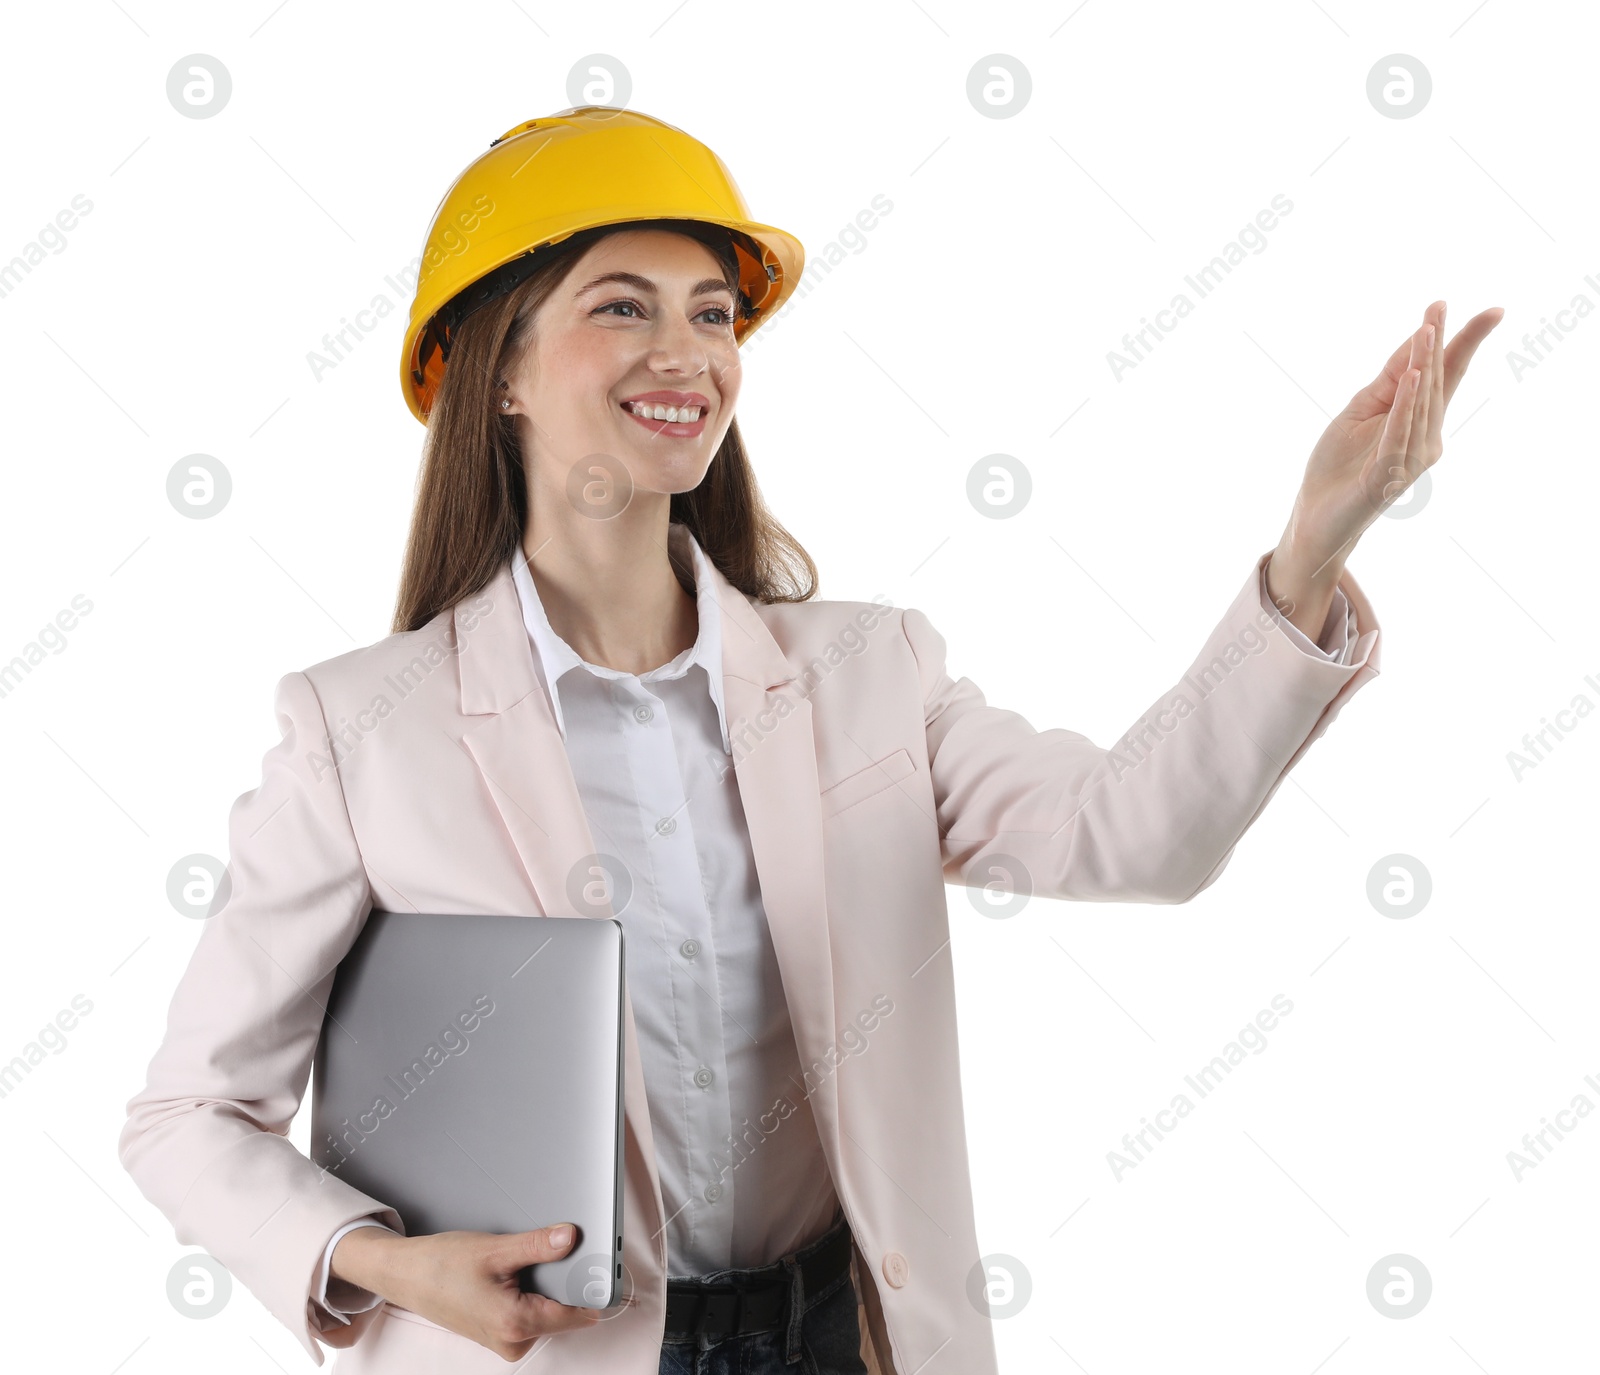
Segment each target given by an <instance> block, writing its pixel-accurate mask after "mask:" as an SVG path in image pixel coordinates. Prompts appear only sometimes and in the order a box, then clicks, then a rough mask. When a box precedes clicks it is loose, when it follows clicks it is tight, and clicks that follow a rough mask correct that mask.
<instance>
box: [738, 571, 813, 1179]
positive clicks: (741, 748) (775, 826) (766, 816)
mask: <svg viewBox="0 0 1600 1375" xmlns="http://www.w3.org/2000/svg"><path fill="white" fill-rule="evenodd" d="M712 576H713V578H714V579H715V581H716V589H717V602H718V604H719V605H720V606H721V608H722V690H723V706H724V709H725V711H726V713H727V717H728V739H729V743H730V745H731V747H732V750H733V764H734V774H735V777H736V778H737V779H738V783H739V797H740V800H741V801H742V803H743V805H744V815H745V822H746V824H747V825H748V827H749V831H750V848H751V850H752V852H753V853H754V855H755V861H756V874H757V876H758V878H759V879H760V881H761V903H762V906H763V907H764V908H765V909H766V913H767V926H768V929H769V930H770V931H771V933H772V945H773V950H774V952H775V953H776V955H777V958H778V968H779V970H780V972H781V973H782V975H783V989H784V995H785V997H786V999H787V1000H788V1004H789V1017H790V1021H791V1023H792V1024H793V1027H794V1039H795V1049H796V1050H797V1051H798V1053H799V1057H800V1068H801V1072H802V1073H803V1074H804V1075H805V1077H806V1084H805V1085H804V1088H805V1089H806V1091H807V1092H809V1093H810V1095H811V1108H812V1113H813V1115H814V1116H815V1118H816V1121H817V1130H818V1132H819V1133H820V1135H821V1139H822V1147H823V1151H824V1152H825V1154H826V1155H827V1157H828V1162H829V1165H830V1167H831V1168H832V1170H833V1177H834V1179H835V1180H836V1181H837V1180H839V1179H840V1150H839V1112H838V1103H839V1099H838V1092H837V1086H836V1076H835V1075H834V1074H833V1073H832V1072H831V1071H830V1068H829V1065H828V1059H827V1056H828V1050H829V1047H830V1046H831V1045H832V1044H833V1042H834V1040H835V1039H836V1037H837V1033H836V1032H835V1030H834V1027H835V1024H836V1023H835V1018H834V994H833V951H832V946H831V943H830V942H829V939H828V904H827V891H826V888H825V887H824V884H823V869H822V799H821V785H820V784H819V782H818V779H817V752H816V743H815V737H814V736H813V734H812V723H811V702H810V699H809V698H808V697H807V696H806V694H805V693H804V692H803V691H802V690H801V688H800V685H799V684H800V678H801V668H800V666H799V665H798V664H795V663H793V662H791V661H790V660H789V659H788V658H787V657H786V656H785V655H784V652H783V650H782V649H781V648H780V647H779V645H778V642H777V641H776V640H775V639H773V637H772V632H771V631H770V630H769V629H768V628H767V624H766V622H765V621H763V620H762V619H761V617H760V615H758V614H757V612H756V610H755V608H754V607H753V606H752V605H751V603H750V601H749V599H748V598H747V597H746V596H745V595H744V594H743V593H742V592H740V591H739V589H738V588H736V587H734V586H733V585H732V584H731V583H730V582H729V581H728V580H727V579H726V578H725V577H724V576H723V575H722V573H721V572H720V571H719V570H717V569H716V568H714V567H713V568H712Z"/></svg>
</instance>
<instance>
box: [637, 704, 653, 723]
mask: <svg viewBox="0 0 1600 1375" xmlns="http://www.w3.org/2000/svg"><path fill="white" fill-rule="evenodd" d="M654 716H655V712H654V711H653V710H651V708H649V707H643V706H640V707H635V708H634V709H633V719H634V720H635V721H637V722H638V723H639V724H640V725H641V726H642V725H643V724H644V723H645V722H646V721H649V720H650V719H652V718H653V717H654Z"/></svg>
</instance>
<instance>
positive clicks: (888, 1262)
mask: <svg viewBox="0 0 1600 1375" xmlns="http://www.w3.org/2000/svg"><path fill="white" fill-rule="evenodd" d="M883 1277H884V1279H886V1280H888V1281H889V1283H890V1284H891V1285H893V1286H894V1288H896V1289H904V1288H905V1287H906V1281H907V1280H908V1279H910V1278H911V1262H910V1261H908V1260H907V1259H906V1258H905V1257H904V1256H902V1255H901V1254H900V1253H899V1252H898V1251H890V1252H888V1253H887V1254H886V1255H885V1256H884V1258H883Z"/></svg>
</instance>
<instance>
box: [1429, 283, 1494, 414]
mask: <svg viewBox="0 0 1600 1375" xmlns="http://www.w3.org/2000/svg"><path fill="white" fill-rule="evenodd" d="M1505 313H1506V312H1505V308H1504V307H1502V306H1490V307H1489V309H1488V310H1481V311H1479V312H1478V313H1477V314H1476V315H1474V316H1473V317H1472V318H1471V319H1470V320H1468V321H1467V323H1466V324H1464V325H1462V327H1461V328H1460V330H1459V331H1457V333H1456V337H1455V338H1454V339H1452V340H1451V341H1450V346H1449V347H1448V348H1447V349H1445V351H1444V400H1445V404H1446V405H1447V406H1448V405H1449V404H1450V398H1451V397H1452V396H1454V395H1455V394H1456V388H1457V387H1458V386H1459V385H1460V383H1461V378H1462V377H1463V375H1464V374H1465V373H1466V371H1467V365H1468V364H1469V363H1470V362H1472V355H1473V354H1475V353H1476V352H1477V351H1478V345H1479V344H1481V343H1482V342H1483V341H1484V340H1485V339H1487V338H1488V337H1489V331H1490V330H1492V329H1493V328H1494V327H1495V326H1496V325H1498V324H1499V323H1500V321H1501V320H1502V319H1504V318H1505Z"/></svg>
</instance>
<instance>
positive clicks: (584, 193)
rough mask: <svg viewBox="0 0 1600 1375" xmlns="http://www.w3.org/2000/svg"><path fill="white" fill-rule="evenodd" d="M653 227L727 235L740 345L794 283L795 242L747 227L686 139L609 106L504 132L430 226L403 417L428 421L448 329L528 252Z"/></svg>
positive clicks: (720, 180)
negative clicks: (599, 230) (744, 308)
mask: <svg viewBox="0 0 1600 1375" xmlns="http://www.w3.org/2000/svg"><path fill="white" fill-rule="evenodd" d="M654 219H683V220H701V221H704V222H706V223H708V224H718V225H722V226H723V227H724V228H726V229H729V230H731V231H733V233H732V238H733V242H734V251H735V254H736V255H737V257H738V260H739V287H740V290H741V291H742V292H743V293H744V295H745V296H746V297H747V298H748V300H749V303H750V306H751V309H752V310H753V312H754V313H753V314H752V315H751V316H750V317H749V318H745V317H744V316H743V314H742V313H740V312H735V320H734V327H733V328H734V338H735V340H736V341H737V342H739V343H743V342H744V340H745V338H746V337H747V336H748V335H749V334H750V332H751V331H752V330H753V329H755V328H756V326H757V325H759V324H760V323H761V322H762V321H763V320H764V319H766V318H767V316H769V315H770V314H772V312H773V311H774V310H776V309H777V308H778V306H780V305H782V304H783V302H784V301H785V300H786V299H787V298H788V297H789V295H790V293H791V292H792V291H793V290H794V289H795V287H796V286H797V285H798V284H799V281H800V273H801V271H802V269H803V268H804V266H805V249H804V248H803V247H802V246H801V244H800V241H799V240H798V239H796V238H795V237H794V236H793V235H791V234H786V233H784V231H783V230H781V229H774V228H773V227H772V226H771V225H768V224H760V223H758V222H756V221H754V220H752V219H751V218H750V212H749V209H748V208H747V207H746V205H745V200H744V196H743V194H742V193H741V192H740V190H739V188H738V186H737V185H736V184H735V183H734V180H733V175H732V174H731V173H730V172H729V171H728V169H727V168H726V167H725V166H724V165H723V163H722V159H721V158H719V157H718V156H717V155H716V154H715V153H713V152H712V151H711V149H709V148H707V147H706V146H705V144H703V143H701V142H700V141H699V140H698V139H695V138H691V137H690V136H689V135H688V134H686V133H684V132H683V130H681V129H675V128H673V126H672V125H670V124H666V123H663V122H662V121H661V120H659V119H652V118H651V117H650V116H649V115H646V114H640V113H639V112H638V111H637V110H624V109H617V108H615V107H612V106H607V105H579V106H575V107H574V108H572V109H570V110H563V111H561V113H560V114H556V115H548V116H545V117H544V118H541V119H530V120H528V121H526V122H525V123H522V124H519V125H517V126H516V127H515V128H513V129H508V130H506V132H505V133H503V134H501V135H500V137H499V138H497V139H495V140H494V142H493V143H491V144H490V145H489V151H488V152H486V153H484V154H483V155H482V156H481V157H479V158H478V159H477V160H476V161H475V162H473V163H472V164H471V165H470V166H469V167H468V168H467V169H466V170H465V171H464V172H462V174H461V175H460V176H459V177H457V178H456V181H455V184H454V185H453V186H452V187H451V188H450V189H449V190H448V191H446V192H445V194H444V199H443V200H441V201H440V202H439V208H438V209H437V210H435V211H434V214H433V223H432V224H430V225H429V226H428V237H427V239H426V241H425V242H424V244H423V250H422V269H421V274H420V275H419V276H418V278H417V291H416V296H415V298H414V299H413V300H412V302H411V318H410V320H409V321H408V322H407V324H406V336H405V344H404V348H403V351H402V353H401V358H400V385H401V388H402V389H403V390H404V392H405V397H406V404H407V405H408V406H409V407H410V408H411V413H412V414H413V415H415V416H416V417H417V419H418V420H421V421H423V422H424V423H426V422H427V417H428V411H429V410H430V408H431V407H432V405H433V398H434V396H435V395H436V393H437V391H438V387H439V381H440V379H441V378H442V377H443V376H444V368H445V355H446V354H447V353H448V351H449V347H450V343H451V335H452V331H453V330H454V329H455V328H456V326H458V325H459V324H460V322H461V320H462V319H463V318H464V317H465V316H466V315H467V314H469V313H470V312H471V311H472V310H475V309H476V308H477V307H478V306H480V305H483V304H484V303H485V302H487V301H490V300H493V299H494V298H495V297H497V296H500V295H503V294H504V293H505V292H507V291H509V290H511V288H512V287H514V286H515V285H517V283H518V282H520V281H522V280H524V279H525V278H526V277H527V275H528V273H529V272H530V271H531V270H532V269H533V267H534V266H535V256H536V250H538V249H539V248H542V247H544V246H545V245H547V244H554V243H559V242H560V241H561V240H562V239H565V238H567V237H569V236H570V235H572V234H575V233H577V232H578V231H579V230H580V229H588V228H592V227H593V226H595V225H602V224H620V223H625V222H627V221H629V220H654Z"/></svg>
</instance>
